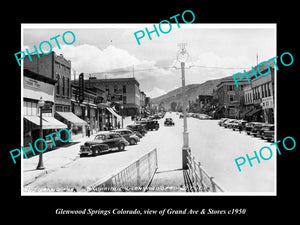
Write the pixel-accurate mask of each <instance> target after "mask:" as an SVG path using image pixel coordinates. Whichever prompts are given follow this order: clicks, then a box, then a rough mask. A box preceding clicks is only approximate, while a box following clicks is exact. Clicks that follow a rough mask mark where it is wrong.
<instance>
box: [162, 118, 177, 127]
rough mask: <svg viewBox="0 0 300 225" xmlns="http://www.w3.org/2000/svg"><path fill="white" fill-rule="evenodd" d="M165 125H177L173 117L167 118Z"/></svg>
mask: <svg viewBox="0 0 300 225" xmlns="http://www.w3.org/2000/svg"><path fill="white" fill-rule="evenodd" d="M164 125H165V126H175V123H174V121H173V119H172V118H166V119H165V122H164Z"/></svg>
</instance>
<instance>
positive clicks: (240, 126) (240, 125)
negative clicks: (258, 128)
mask: <svg viewBox="0 0 300 225" xmlns="http://www.w3.org/2000/svg"><path fill="white" fill-rule="evenodd" d="M239 132H240V133H241V132H242V124H239Z"/></svg>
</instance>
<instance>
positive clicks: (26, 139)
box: [23, 69, 67, 149]
mask: <svg viewBox="0 0 300 225" xmlns="http://www.w3.org/2000/svg"><path fill="white" fill-rule="evenodd" d="M55 83H56V81H55V80H53V79H52V78H49V77H45V76H42V75H40V74H38V73H35V72H32V71H30V70H27V69H25V70H24V71H23V146H24V148H25V149H26V148H28V146H29V143H32V142H34V141H35V140H36V139H38V138H40V137H39V128H40V110H41V108H40V107H39V101H40V100H42V101H44V102H45V103H47V104H48V105H50V106H51V109H50V111H48V112H45V113H44V112H43V113H42V129H43V137H44V139H46V141H47V142H48V146H49V147H48V148H49V149H51V148H52V147H53V146H52V141H51V140H50V138H49V137H48V138H45V136H47V135H48V134H50V133H53V132H55V131H58V130H59V129H62V128H67V126H66V125H65V124H64V123H62V122H60V121H58V120H57V119H55V118H54V91H55ZM55 140H57V137H55Z"/></svg>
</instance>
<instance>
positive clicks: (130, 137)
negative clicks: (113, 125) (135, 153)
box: [112, 128, 140, 145]
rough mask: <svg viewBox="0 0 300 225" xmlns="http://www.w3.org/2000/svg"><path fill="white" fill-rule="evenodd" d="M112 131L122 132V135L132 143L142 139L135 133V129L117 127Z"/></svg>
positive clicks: (134, 143)
mask: <svg viewBox="0 0 300 225" xmlns="http://www.w3.org/2000/svg"><path fill="white" fill-rule="evenodd" d="M112 131H113V132H116V133H118V134H121V135H122V137H123V138H125V140H126V141H128V142H129V144H130V145H136V144H137V143H138V142H139V141H140V138H139V137H138V136H137V135H136V134H135V133H133V131H131V130H129V129H126V128H123V129H116V130H112Z"/></svg>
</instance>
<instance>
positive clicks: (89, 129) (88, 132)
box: [87, 125, 91, 137]
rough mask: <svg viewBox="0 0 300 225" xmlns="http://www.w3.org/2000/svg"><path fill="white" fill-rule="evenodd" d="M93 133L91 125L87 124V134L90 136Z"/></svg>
mask: <svg viewBox="0 0 300 225" xmlns="http://www.w3.org/2000/svg"><path fill="white" fill-rule="evenodd" d="M90 134H91V128H90V125H88V126H87V136H88V137H90Z"/></svg>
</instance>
